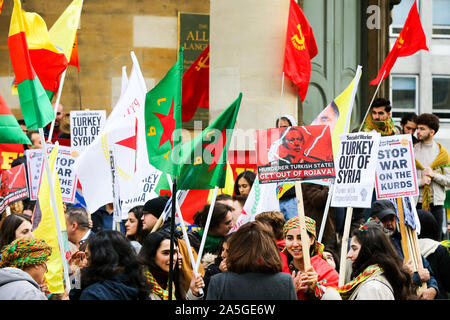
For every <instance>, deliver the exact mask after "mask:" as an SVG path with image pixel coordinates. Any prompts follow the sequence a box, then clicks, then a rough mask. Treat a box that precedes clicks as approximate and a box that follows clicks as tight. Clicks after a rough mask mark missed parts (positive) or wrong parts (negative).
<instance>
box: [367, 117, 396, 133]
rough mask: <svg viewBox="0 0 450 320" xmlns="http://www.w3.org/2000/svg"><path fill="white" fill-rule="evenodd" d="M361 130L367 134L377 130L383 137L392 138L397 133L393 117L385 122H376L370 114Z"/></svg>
mask: <svg viewBox="0 0 450 320" xmlns="http://www.w3.org/2000/svg"><path fill="white" fill-rule="evenodd" d="M361 130H362V131H365V132H370V131H372V130H375V131H377V132H379V133H380V134H381V135H382V136H391V135H393V134H395V133H396V131H395V124H394V120H392V118H391V117H389V119H387V120H385V121H374V120H373V118H372V115H371V114H370V113H369V115H368V116H367V118H366V121H364V124H363V126H362V128H361Z"/></svg>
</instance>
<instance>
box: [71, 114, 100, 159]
mask: <svg viewBox="0 0 450 320" xmlns="http://www.w3.org/2000/svg"><path fill="white" fill-rule="evenodd" d="M105 123H106V110H92V111H70V144H71V147H72V151H73V152H74V156H75V157H76V156H77V155H79V154H80V153H81V152H82V151H83V150H84V149H85V148H86V147H87V146H88V145H90V144H91V142H92V141H94V140H95V138H96V137H97V136H98V134H99V133H100V131H101V130H102V129H103V127H104V126H105Z"/></svg>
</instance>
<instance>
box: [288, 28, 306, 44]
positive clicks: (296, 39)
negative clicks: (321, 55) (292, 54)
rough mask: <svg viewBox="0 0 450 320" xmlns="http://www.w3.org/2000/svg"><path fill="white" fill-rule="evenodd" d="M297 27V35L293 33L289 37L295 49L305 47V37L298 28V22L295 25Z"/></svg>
mask: <svg viewBox="0 0 450 320" xmlns="http://www.w3.org/2000/svg"><path fill="white" fill-rule="evenodd" d="M297 29H298V35H297V34H294V35H293V36H292V38H291V41H292V45H293V46H294V47H295V48H296V49H297V50H304V49H305V37H304V36H303V33H302V28H300V24H298V25H297ZM299 36H300V37H299Z"/></svg>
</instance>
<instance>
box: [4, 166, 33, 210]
mask: <svg viewBox="0 0 450 320" xmlns="http://www.w3.org/2000/svg"><path fill="white" fill-rule="evenodd" d="M0 180H1V187H0V212H3V210H5V208H6V206H8V205H9V204H11V203H13V202H16V201H19V200H22V199H26V198H28V189H27V179H26V175H25V165H24V164H21V165H18V166H15V167H12V168H11V169H9V170H3V171H2V174H1V178H0Z"/></svg>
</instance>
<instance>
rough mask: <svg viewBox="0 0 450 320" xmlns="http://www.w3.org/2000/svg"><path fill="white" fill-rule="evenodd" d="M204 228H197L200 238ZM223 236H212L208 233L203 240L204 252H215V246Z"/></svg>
mask: <svg viewBox="0 0 450 320" xmlns="http://www.w3.org/2000/svg"><path fill="white" fill-rule="evenodd" d="M204 232H205V230H204V229H203V228H198V234H199V235H200V237H201V238H203V233H204ZM222 239H223V237H216V236H212V235H211V234H209V233H208V235H207V236H206V240H205V248H204V250H203V252H204V253H207V252H209V253H215V252H216V251H217V248H218V247H219V245H220V242H221V241H222Z"/></svg>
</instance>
